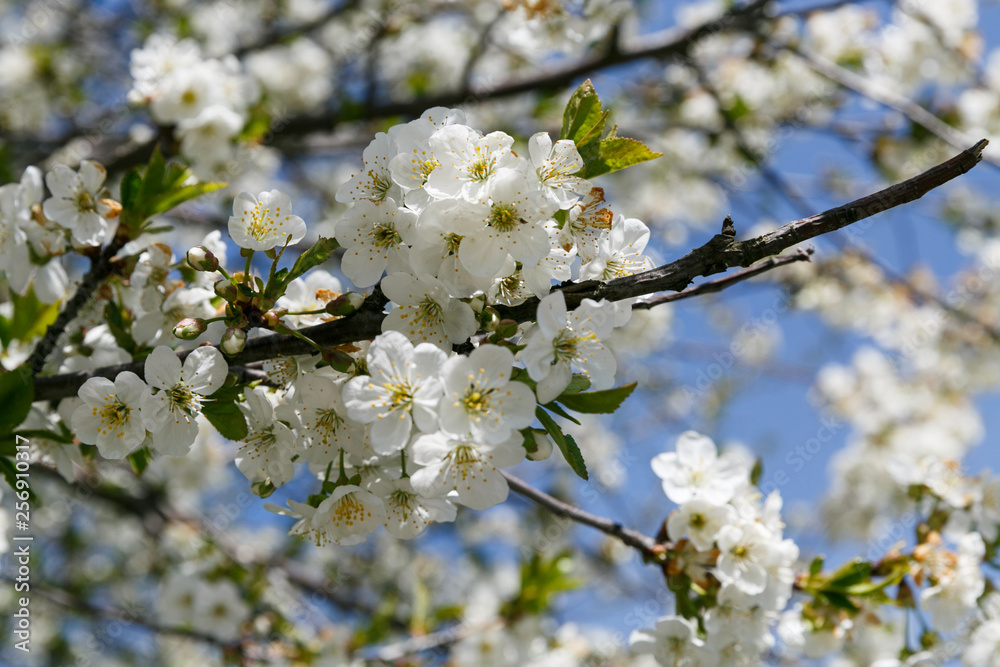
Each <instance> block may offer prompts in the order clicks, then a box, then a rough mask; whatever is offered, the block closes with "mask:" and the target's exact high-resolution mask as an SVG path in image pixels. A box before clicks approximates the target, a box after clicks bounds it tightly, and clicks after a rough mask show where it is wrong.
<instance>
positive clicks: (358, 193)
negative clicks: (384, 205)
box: [336, 132, 402, 204]
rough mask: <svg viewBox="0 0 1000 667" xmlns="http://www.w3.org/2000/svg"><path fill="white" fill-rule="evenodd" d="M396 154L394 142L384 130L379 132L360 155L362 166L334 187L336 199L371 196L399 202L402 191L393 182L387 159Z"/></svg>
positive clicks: (371, 197) (379, 199)
mask: <svg viewBox="0 0 1000 667" xmlns="http://www.w3.org/2000/svg"><path fill="white" fill-rule="evenodd" d="M395 156H396V145H395V142H393V140H392V139H391V138H390V137H389V135H387V134H386V133H385V132H379V133H378V134H376V135H375V138H374V139H372V142H371V143H370V144H368V147H367V148H365V152H364V154H363V155H362V159H363V160H364V167H362V169H361V172H360V173H358V174H356V175H355V176H354V177H353V178H351V180H349V181H348V182H346V183H344V184H343V185H341V186H340V187H339V188H338V189H337V197H336V198H337V201H339V202H341V203H343V204H349V203H351V202H356V201H360V200H362V199H373V200H375V201H382V200H384V199H393V200H395V201H400V200H401V199H402V197H401V195H402V191H401V190H400V187H399V186H398V185H396V184H395V183H394V182H393V181H392V174H391V173H390V172H389V161H390V160H391V159H392V158H394V157H395Z"/></svg>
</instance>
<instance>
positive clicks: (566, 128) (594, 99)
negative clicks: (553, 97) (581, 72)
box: [559, 79, 604, 145]
mask: <svg viewBox="0 0 1000 667" xmlns="http://www.w3.org/2000/svg"><path fill="white" fill-rule="evenodd" d="M603 115H604V112H603V111H601V100H600V98H599V97H598V96H597V91H595V90H594V84H592V83H591V82H590V79H587V80H586V81H584V82H583V83H581V84H580V87H579V88H577V89H576V91H575V92H574V93H573V95H572V96H571V97H570V98H569V102H567V103H566V109H565V111H563V125H562V131H561V132H560V133H559V138H560V139H570V140H571V141H573V142H575V143H577V144H578V145H579V141H580V139H582V138H583V137H584V136H585V135H586V134H587V133H588V132H590V131H591V130H592V129H593V128H594V127H595V126H596V125H597V124H598V123H600V122H601V117H602V116H603Z"/></svg>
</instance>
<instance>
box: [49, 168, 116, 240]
mask: <svg viewBox="0 0 1000 667" xmlns="http://www.w3.org/2000/svg"><path fill="white" fill-rule="evenodd" d="M106 176H107V172H106V171H105V170H104V167H103V166H101V165H100V164H98V163H96V162H91V161H90V160H84V161H82V162H81V163H80V171H79V173H77V172H75V171H73V170H72V169H70V168H69V167H67V166H66V165H63V164H58V165H56V166H55V167H53V168H52V171H50V172H49V173H48V174H46V175H45V183H46V185H48V186H49V191H50V192H51V193H52V196H51V197H49V198H48V199H46V200H45V201H44V202H43V203H42V211H43V212H44V213H45V217H47V218H48V219H49V220H52V221H53V222H55V223H58V224H59V225H61V226H62V227H65V228H66V229H68V230H70V232H71V233H72V234H73V240H75V241H76V242H77V243H80V244H82V245H101V244H102V243H104V242H105V241H107V240H108V239H109V238H110V236H111V231H112V230H111V223H109V222H108V220H107V217H108V216H110V215H111V208H110V207H109V206H108V205H107V204H106V203H104V201H103V199H102V186H103V184H104V179H105V177H106Z"/></svg>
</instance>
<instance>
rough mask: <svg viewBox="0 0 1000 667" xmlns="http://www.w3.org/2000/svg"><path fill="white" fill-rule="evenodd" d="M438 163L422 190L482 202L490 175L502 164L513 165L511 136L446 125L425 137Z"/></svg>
mask: <svg viewBox="0 0 1000 667" xmlns="http://www.w3.org/2000/svg"><path fill="white" fill-rule="evenodd" d="M428 144H429V146H430V149H431V154H432V155H433V159H434V160H435V161H436V162H437V163H438V164H437V166H435V167H434V169H433V170H432V171H431V172H430V175H429V176H428V177H427V183H426V185H424V189H425V190H426V191H427V193H428V194H429V195H431V196H432V197H438V198H445V197H461V198H463V199H467V200H468V201H482V200H484V199H485V196H486V187H487V186H488V185H489V183H490V181H491V178H492V177H493V176H494V175H495V174H496V173H497V171H498V170H500V169H501V168H503V167H515V166H517V164H518V158H517V156H516V155H514V152H513V151H512V150H511V146H513V145H514V138H513V137H511V136H510V135H508V134H505V133H503V132H491V133H490V134H487V135H486V136H485V137H484V136H481V135H480V134H479V133H478V132H476V131H475V130H473V129H472V128H471V127H468V126H467V125H447V126H445V127H443V128H441V129H440V130H438V131H437V132H435V133H434V134H433V135H431V137H430V139H428Z"/></svg>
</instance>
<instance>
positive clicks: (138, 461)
mask: <svg viewBox="0 0 1000 667" xmlns="http://www.w3.org/2000/svg"><path fill="white" fill-rule="evenodd" d="M152 461H153V452H152V451H151V450H150V449H149V447H142V448H141V449H138V450H136V451H134V452H132V453H131V454H129V455H128V462H129V463H130V464H131V465H132V471H133V472H134V473H135V474H136V475H141V474H142V473H144V472H146V468H147V467H149V464H150V463H151V462H152Z"/></svg>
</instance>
